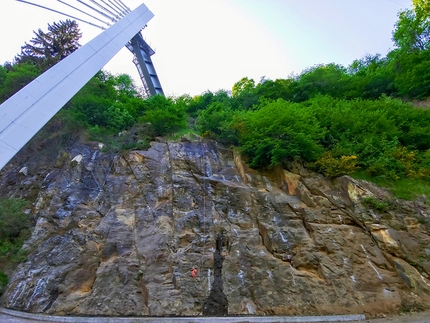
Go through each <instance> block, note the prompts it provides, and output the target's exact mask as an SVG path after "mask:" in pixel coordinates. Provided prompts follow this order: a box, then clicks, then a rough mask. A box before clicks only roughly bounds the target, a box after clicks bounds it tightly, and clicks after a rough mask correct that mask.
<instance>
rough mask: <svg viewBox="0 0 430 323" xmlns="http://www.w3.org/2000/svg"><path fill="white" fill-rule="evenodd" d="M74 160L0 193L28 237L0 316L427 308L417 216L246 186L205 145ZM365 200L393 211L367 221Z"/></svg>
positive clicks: (359, 192)
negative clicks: (14, 206) (17, 205)
mask: <svg viewBox="0 0 430 323" xmlns="http://www.w3.org/2000/svg"><path fill="white" fill-rule="evenodd" d="M78 148H79V149H78ZM78 148H76V149H74V150H73V149H72V151H70V152H68V155H69V156H79V155H80V156H81V158H80V160H79V161H78V162H77V163H74V165H73V166H72V165H71V163H63V164H62V166H61V168H59V169H58V168H57V169H54V166H53V169H49V167H48V166H47V165H44V166H43V167H42V166H40V167H41V168H40V169H41V170H40V171H39V172H37V171H34V166H33V170H32V173H35V174H38V175H35V177H33V178H28V177H26V178H23V181H24V180H25V181H27V182H26V183H27V184H24V183H20V182H19V179H15V181H17V182H16V183H15V184H14V185H16V187H15V186H13V187H12V186H9V187H8V192H12V193H13V194H17V192H21V193H20V194H21V195H22V196H23V197H29V196H35V199H34V205H33V209H32V217H33V218H34V221H35V223H36V225H35V227H34V230H33V232H32V236H31V238H30V239H29V240H28V241H27V242H26V244H25V246H24V248H26V249H27V250H28V259H27V261H26V262H24V263H22V264H21V265H20V266H19V267H18V268H17V270H16V271H15V272H14V274H13V275H12V277H11V279H10V283H9V285H8V287H7V290H6V291H5V293H4V295H3V296H2V300H1V305H2V306H5V307H7V308H12V309H17V310H24V311H30V312H37V313H42V312H43V313H49V314H56V315H108V316H119V315H121V316H128V315H155V316H164V315H226V314H230V315H235V314H253V315H254V314H255V315H298V314H302V315H312V314H348V313H367V314H370V315H379V314H380V313H389V312H392V311H398V310H399V309H400V308H403V309H405V308H406V309H407V308H418V307H419V308H429V307H430V298H429V297H428V294H429V293H430V282H429V275H430V272H429V270H430V265H429V264H430V250H429V249H430V248H429V246H430V233H429V232H430V228H429V227H430V224H429V221H430V218H429V214H430V210H429V208H428V207H427V206H426V205H424V204H419V203H418V202H401V201H397V200H395V199H393V198H392V197H391V196H390V195H389V193H387V192H385V191H383V190H381V189H379V188H377V187H375V186H374V185H372V184H370V183H367V182H363V181H356V180H354V179H352V178H350V177H347V176H345V177H341V178H337V179H333V180H330V179H328V178H325V177H323V176H322V175H318V174H312V173H310V172H308V171H306V170H305V169H304V168H303V167H302V166H301V165H299V164H297V163H295V164H294V165H293V166H294V167H292V169H291V172H289V171H287V170H283V169H279V168H275V169H273V170H271V171H265V172H257V171H255V170H252V169H250V168H248V167H247V165H246V163H244V162H243V160H242V159H241V157H240V155H239V154H238V153H235V152H232V151H228V150H227V149H225V148H223V147H220V146H219V145H218V144H217V143H216V142H213V141H195V142H192V141H189V140H182V141H180V142H166V141H165V140H158V141H157V142H153V143H152V145H151V148H150V149H148V150H146V151H131V152H129V153H128V154H125V155H123V156H115V155H110V154H103V153H101V152H100V150H99V149H98V147H93V148H92V147H78ZM57 167H58V165H57ZM11 171H12V170H11ZM15 174H16V170H15ZM8 176H9V175H8V174H4V176H3V177H2V183H3V184H4V183H6V182H7V181H8V178H10V176H9V177H8ZM3 184H2V185H3ZM36 184H37V187H39V191H38V192H37V194H36V195H34V190H30V187H35V185H36ZM23 185H24V187H26V188H25V189H22V186H23ZM19 187H20V188H19ZM18 190H19V191H18ZM25 192H27V193H25ZM3 193H4V194H6V193H5V192H3ZM12 193H11V194H12ZM25 194H28V196H25ZM369 196H374V197H377V198H380V199H390V207H389V208H388V209H387V210H386V211H384V212H378V211H374V210H369V209H368V208H366V206H365V205H364V204H363V198H364V197H369ZM193 267H195V268H197V269H198V273H197V276H196V277H192V276H191V270H192V268H193Z"/></svg>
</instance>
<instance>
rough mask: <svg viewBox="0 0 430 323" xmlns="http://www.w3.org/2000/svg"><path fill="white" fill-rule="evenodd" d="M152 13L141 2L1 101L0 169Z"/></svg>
mask: <svg viewBox="0 0 430 323" xmlns="http://www.w3.org/2000/svg"><path fill="white" fill-rule="evenodd" d="M153 16H154V15H153V13H152V12H151V11H150V10H149V9H148V8H147V7H146V6H145V5H144V4H142V5H140V6H139V7H138V8H136V9H135V10H133V11H132V12H130V13H129V14H127V15H126V16H125V17H124V18H122V19H121V20H119V21H118V22H116V23H115V24H114V25H113V26H111V27H109V28H108V29H107V30H106V31H104V32H102V33H101V34H99V35H98V36H97V37H95V38H94V39H92V40H91V41H90V42H88V43H87V44H85V45H84V46H82V47H81V48H79V49H78V50H77V51H75V52H73V53H72V54H71V55H69V56H68V57H66V58H65V59H63V60H62V61H60V62H59V63H57V64H56V65H54V66H53V67H52V68H50V69H49V70H48V71H46V72H45V73H43V74H42V75H40V76H39V77H38V78H36V79H35V80H34V81H32V82H31V83H30V84H28V85H27V86H25V87H24V88H23V89H21V90H20V91H19V92H17V93H16V94H15V95H13V96H12V97H11V98H9V99H8V100H7V101H5V102H4V103H3V104H1V105H0V169H2V168H3V167H4V166H5V165H6V164H7V163H8V162H9V160H10V159H12V157H13V156H15V154H16V153H17V152H18V151H19V150H20V149H21V148H22V147H23V146H24V145H25V144H26V143H27V142H28V141H29V140H30V139H31V138H32V137H33V136H34V135H35V134H36V133H37V132H38V131H39V130H40V129H41V128H42V127H43V126H44V125H45V124H46V123H47V122H48V121H49V120H50V119H51V118H52V117H53V116H54V115H55V114H56V113H57V112H58V111H59V110H60V109H61V108H62V107H63V106H64V105H65V104H66V103H67V102H68V101H69V100H70V99H71V98H72V97H73V96H74V95H75V94H76V93H77V92H78V91H79V90H80V89H81V88H82V87H83V86H84V85H85V84H86V83H87V82H88V81H89V80H90V79H91V78H92V77H93V76H94V75H95V74H96V73H97V72H98V71H99V70H101V69H102V67H103V66H104V65H105V64H106V63H107V62H108V61H109V60H110V59H111V58H112V57H113V56H115V54H116V53H117V52H118V51H119V50H120V49H121V48H122V47H123V46H124V45H126V44H128V42H129V41H130V40H131V39H133V38H134V37H135V36H136V35H137V34H139V35H140V30H141V29H142V28H143V27H144V26H145V25H146V24H147V23H148V21H149V20H151V19H152V17H153ZM140 37H141V36H140ZM142 40H143V39H142ZM158 83H159V82H158Z"/></svg>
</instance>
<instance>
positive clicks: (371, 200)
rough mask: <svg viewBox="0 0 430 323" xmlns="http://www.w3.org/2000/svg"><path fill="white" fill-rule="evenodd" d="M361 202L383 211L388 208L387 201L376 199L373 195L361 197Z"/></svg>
mask: <svg viewBox="0 0 430 323" xmlns="http://www.w3.org/2000/svg"><path fill="white" fill-rule="evenodd" d="M363 204H364V205H366V206H367V207H369V208H372V209H375V210H378V211H380V212H385V211H386V210H387V208H388V203H387V202H385V201H381V200H378V199H376V198H375V197H373V196H368V197H365V198H363Z"/></svg>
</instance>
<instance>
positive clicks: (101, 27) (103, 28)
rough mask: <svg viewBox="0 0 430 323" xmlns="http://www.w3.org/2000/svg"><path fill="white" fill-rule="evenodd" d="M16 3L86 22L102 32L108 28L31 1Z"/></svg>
mask: <svg viewBox="0 0 430 323" xmlns="http://www.w3.org/2000/svg"><path fill="white" fill-rule="evenodd" d="M16 1H19V2H23V3H26V4H30V5H32V6H36V7H39V8H42V9H46V10H49V11H52V12H55V13H59V14H60V15H63V16H66V17H69V18H72V19H75V20H78V21H81V22H84V23H86V24H89V25H91V26H93V27H97V28H100V29H102V30H105V29H106V28H105V27H103V26H99V25H96V24H93V23H92V22H89V21H86V20H83V19H80V18H77V17H74V16H71V15H69V14H67V13H64V12H61V11H58V10H54V9H51V8H48V7H45V6H42V5H40V4H37V3H32V2H29V1H25V0H16Z"/></svg>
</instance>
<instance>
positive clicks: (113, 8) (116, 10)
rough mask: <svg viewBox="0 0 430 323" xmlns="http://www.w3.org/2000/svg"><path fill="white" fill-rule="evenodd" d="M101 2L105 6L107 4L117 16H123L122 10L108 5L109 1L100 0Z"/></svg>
mask: <svg viewBox="0 0 430 323" xmlns="http://www.w3.org/2000/svg"><path fill="white" fill-rule="evenodd" d="M100 1H101V2H102V3H103V4H105V5H106V6H108V7H109V8H110V9H112V10H113V11H114V12H115V13H116V15H117V17H118V15H119V16H121V17H123V16H124V15H123V14H122V12H121V11H118V9H117V8H115V7H112V5H110V4H109V3H106V1H104V0H100Z"/></svg>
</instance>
